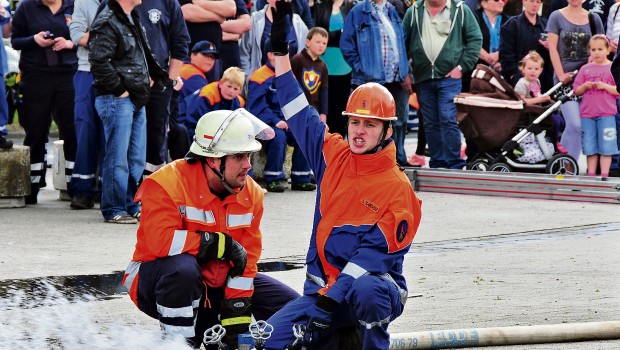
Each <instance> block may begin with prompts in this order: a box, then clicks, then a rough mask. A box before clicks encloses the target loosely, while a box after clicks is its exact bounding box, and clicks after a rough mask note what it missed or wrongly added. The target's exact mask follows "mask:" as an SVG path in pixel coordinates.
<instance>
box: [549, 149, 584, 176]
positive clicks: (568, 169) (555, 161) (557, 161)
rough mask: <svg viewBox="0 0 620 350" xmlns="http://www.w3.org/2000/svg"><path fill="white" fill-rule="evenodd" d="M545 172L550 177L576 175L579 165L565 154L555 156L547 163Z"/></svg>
mask: <svg viewBox="0 0 620 350" xmlns="http://www.w3.org/2000/svg"><path fill="white" fill-rule="evenodd" d="M545 172H546V173H547V174H551V175H578V174H579V165H578V164H577V161H576V160H575V158H573V157H571V156H569V155H567V154H556V155H555V156H553V157H551V159H549V160H548V161H547V168H546V169H545Z"/></svg>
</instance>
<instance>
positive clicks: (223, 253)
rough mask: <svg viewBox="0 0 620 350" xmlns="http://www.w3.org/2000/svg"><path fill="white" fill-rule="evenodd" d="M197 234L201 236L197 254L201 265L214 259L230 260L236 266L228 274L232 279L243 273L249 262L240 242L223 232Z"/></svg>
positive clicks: (201, 232)
mask: <svg viewBox="0 0 620 350" xmlns="http://www.w3.org/2000/svg"><path fill="white" fill-rule="evenodd" d="M196 233H198V234H200V235H201V239H200V247H198V254H196V260H198V262H199V263H206V262H207V261H209V260H212V259H228V260H229V261H230V262H232V263H233V265H234V266H233V267H232V268H231V269H230V271H229V272H228V275H229V276H230V277H235V276H239V275H241V274H242V273H243V271H244V270H245V265H246V264H247V262H248V254H247V252H246V251H245V249H244V248H243V247H242V246H241V244H239V242H237V241H235V240H234V239H232V238H231V237H230V236H229V235H227V234H225V233H222V232H203V231H196ZM222 242H223V244H222Z"/></svg>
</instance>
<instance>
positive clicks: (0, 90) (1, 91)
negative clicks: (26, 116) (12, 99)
mask: <svg viewBox="0 0 620 350" xmlns="http://www.w3.org/2000/svg"><path fill="white" fill-rule="evenodd" d="M5 96H6V86H5V85H4V83H3V82H0V97H2V98H0V136H4V135H6V134H7V131H6V125H7V124H8V123H9V118H12V117H13V116H12V115H11V116H9V105H8V104H7V102H6V98H5Z"/></svg>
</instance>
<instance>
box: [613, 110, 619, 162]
mask: <svg viewBox="0 0 620 350" xmlns="http://www.w3.org/2000/svg"><path fill="white" fill-rule="evenodd" d="M616 106H618V113H617V114H616V141H618V149H619V150H620V100H616ZM611 169H620V154H618V155H616V156H614V157H611Z"/></svg>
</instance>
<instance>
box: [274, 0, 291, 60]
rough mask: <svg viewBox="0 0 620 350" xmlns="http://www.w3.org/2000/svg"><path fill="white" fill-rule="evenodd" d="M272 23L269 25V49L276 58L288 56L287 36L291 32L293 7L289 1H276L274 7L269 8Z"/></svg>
mask: <svg viewBox="0 0 620 350" xmlns="http://www.w3.org/2000/svg"><path fill="white" fill-rule="evenodd" d="M271 13H272V14H273V23H272V24H271V37H270V40H271V48H272V50H273V54H274V55H276V56H284V55H288V35H289V32H290V31H291V18H292V17H293V5H292V3H291V1H286V0H278V1H276V7H275V8H274V7H272V8H271Z"/></svg>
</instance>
